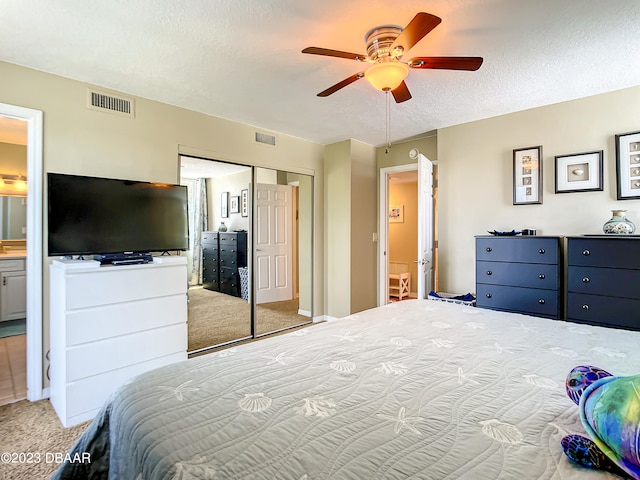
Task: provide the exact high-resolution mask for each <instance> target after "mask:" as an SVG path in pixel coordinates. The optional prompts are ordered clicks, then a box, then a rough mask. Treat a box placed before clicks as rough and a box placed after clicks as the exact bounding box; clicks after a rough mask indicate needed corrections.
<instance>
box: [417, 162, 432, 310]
mask: <svg viewBox="0 0 640 480" xmlns="http://www.w3.org/2000/svg"><path fill="white" fill-rule="evenodd" d="M416 263H417V264H418V298H427V295H428V294H429V292H430V291H431V290H432V288H433V163H431V161H430V160H429V159H428V158H427V157H425V156H424V155H423V154H421V153H419V154H418V259H417V260H416Z"/></svg>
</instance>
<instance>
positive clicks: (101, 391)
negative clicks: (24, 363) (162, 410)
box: [49, 256, 187, 427]
mask: <svg viewBox="0 0 640 480" xmlns="http://www.w3.org/2000/svg"><path fill="white" fill-rule="evenodd" d="M50 273H51V275H50V280H49V283H50V332H51V334H50V336H51V353H50V364H51V366H50V382H51V385H50V393H51V395H50V396H51V403H52V404H53V407H54V409H55V411H56V413H57V414H58V417H60V420H61V421H62V424H63V425H64V426H65V427H69V426H72V425H76V424H78V423H81V422H83V421H85V420H89V419H92V418H93V417H94V416H95V414H96V413H97V412H98V410H99V409H100V408H101V407H102V405H103V404H104V402H105V401H106V400H107V399H108V398H109V396H110V395H111V393H112V392H113V391H115V390H116V389H117V388H118V387H119V386H120V385H122V384H123V383H125V382H126V381H127V380H129V379H131V378H132V377H134V376H135V375H138V374H140V373H143V372H145V371H148V370H151V369H153V368H156V367H160V366H163V365H167V364H169V363H174V362H177V361H180V360H186V358H187V266H186V257H179V256H165V257H156V258H154V262H153V263H147V264H142V265H119V266H100V264H99V263H98V262H97V261H94V260H88V261H80V260H54V261H53V262H52V264H51V267H50Z"/></svg>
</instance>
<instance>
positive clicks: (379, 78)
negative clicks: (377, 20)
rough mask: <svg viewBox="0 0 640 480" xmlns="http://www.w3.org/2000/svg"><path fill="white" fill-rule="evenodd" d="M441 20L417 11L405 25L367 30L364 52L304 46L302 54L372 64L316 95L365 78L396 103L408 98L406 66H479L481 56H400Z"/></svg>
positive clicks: (454, 68)
mask: <svg viewBox="0 0 640 480" xmlns="http://www.w3.org/2000/svg"><path fill="white" fill-rule="evenodd" d="M440 22H442V19H441V18H439V17H436V16H435V15H431V14H430V13H425V12H420V13H418V14H417V15H416V16H415V17H413V20H411V22H409V24H408V25H407V26H406V27H405V28H402V27H399V26H397V25H381V26H378V27H375V28H372V29H371V30H369V31H368V32H367V34H366V35H365V37H364V39H365V42H366V45H367V54H366V55H361V54H358V53H349V52H342V51H340V50H331V49H327V48H319V47H307V48H305V49H304V50H302V53H309V54H312V55H324V56H328V57H338V58H346V59H349V60H356V61H358V62H367V63H371V64H372V65H371V66H370V67H369V68H367V69H366V70H364V71H362V72H358V73H356V74H355V75H351V76H350V77H348V78H345V79H344V80H342V81H341V82H338V83H336V84H335V85H333V86H331V87H329V88H327V89H326V90H323V91H322V92H320V93H318V96H319V97H328V96H329V95H331V94H332V93H335V92H337V91H338V90H340V89H341V88H344V87H346V86H347V85H350V84H352V83H353V82H355V81H356V80H360V79H361V78H362V77H365V78H366V79H367V80H369V82H370V83H371V84H372V85H373V86H374V87H375V88H377V89H378V90H382V91H384V92H389V91H390V92H391V93H392V94H393V98H394V99H395V101H396V102H397V103H401V102H405V101H407V100H409V99H410V98H411V93H410V92H409V89H408V87H407V84H406V83H405V81H404V79H405V78H406V77H407V75H408V74H409V69H410V68H412V69H443V70H478V68H480V65H482V57H414V58H412V59H410V60H409V61H408V62H406V63H405V62H402V61H400V59H401V58H402V56H403V55H404V53H405V52H407V51H409V50H410V49H411V48H412V47H413V46H414V45H415V44H416V43H418V42H419V41H420V40H421V39H422V38H423V37H424V36H425V35H427V34H428V33H429V32H430V31H431V30H433V29H434V28H436V27H437V26H438V25H439V24H440Z"/></svg>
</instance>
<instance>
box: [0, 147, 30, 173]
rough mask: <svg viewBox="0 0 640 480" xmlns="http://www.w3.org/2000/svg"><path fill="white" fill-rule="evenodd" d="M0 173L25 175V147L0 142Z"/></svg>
mask: <svg viewBox="0 0 640 480" xmlns="http://www.w3.org/2000/svg"><path fill="white" fill-rule="evenodd" d="M0 174H5V175H24V176H25V177H26V176H27V147H26V146H25V145H15V144H13V143H2V142H0Z"/></svg>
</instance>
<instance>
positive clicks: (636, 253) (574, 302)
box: [567, 235, 640, 330]
mask: <svg viewBox="0 0 640 480" xmlns="http://www.w3.org/2000/svg"><path fill="white" fill-rule="evenodd" d="M567 320H570V321H575V322H583V323H592V324H596V325H603V326H609V327H618V328H627V329H632V330H640V238H638V237H626V236H610V235H607V236H600V235H594V236H583V237H568V238H567Z"/></svg>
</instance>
